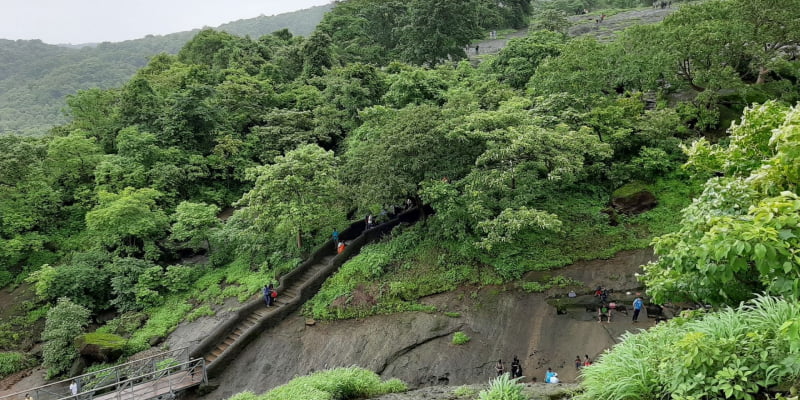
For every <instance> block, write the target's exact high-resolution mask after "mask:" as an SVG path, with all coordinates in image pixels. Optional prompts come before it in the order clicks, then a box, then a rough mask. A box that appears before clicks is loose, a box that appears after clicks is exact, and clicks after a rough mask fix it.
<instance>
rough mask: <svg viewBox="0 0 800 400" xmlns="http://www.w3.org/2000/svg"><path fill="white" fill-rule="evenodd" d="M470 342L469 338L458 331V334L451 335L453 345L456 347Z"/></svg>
mask: <svg viewBox="0 0 800 400" xmlns="http://www.w3.org/2000/svg"><path fill="white" fill-rule="evenodd" d="M470 340H472V338H470V337H469V336H468V335H467V334H466V333H464V332H461V331H458V332H456V333H454V334H453V344H454V345H456V346H460V345H462V344H467V342H469V341H470Z"/></svg>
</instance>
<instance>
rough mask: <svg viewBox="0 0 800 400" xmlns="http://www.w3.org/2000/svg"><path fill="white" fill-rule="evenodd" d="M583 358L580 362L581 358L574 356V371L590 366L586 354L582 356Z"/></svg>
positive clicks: (590, 363)
mask: <svg viewBox="0 0 800 400" xmlns="http://www.w3.org/2000/svg"><path fill="white" fill-rule="evenodd" d="M583 357H584V358H583V360H581V356H575V369H581V368H582V367H588V366H590V365H592V360H591V359H590V358H589V355H588V354H584V356H583Z"/></svg>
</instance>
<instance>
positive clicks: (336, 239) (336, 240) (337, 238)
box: [333, 228, 339, 246]
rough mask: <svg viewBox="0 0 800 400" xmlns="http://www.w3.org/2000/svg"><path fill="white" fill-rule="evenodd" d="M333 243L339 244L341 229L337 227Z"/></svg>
mask: <svg viewBox="0 0 800 400" xmlns="http://www.w3.org/2000/svg"><path fill="white" fill-rule="evenodd" d="M333 244H334V245H336V246H338V245H339V230H338V229H336V228H333Z"/></svg>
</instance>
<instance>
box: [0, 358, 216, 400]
mask: <svg viewBox="0 0 800 400" xmlns="http://www.w3.org/2000/svg"><path fill="white" fill-rule="evenodd" d="M199 361H200V362H199ZM198 362H199V364H198ZM198 365H199V367H200V369H199V370H196V368H198ZM176 367H181V368H183V369H185V370H186V371H190V372H191V375H192V377H194V376H196V374H201V375H202V380H201V381H200V382H198V384H199V383H202V382H206V379H207V378H206V370H205V362H204V360H197V359H194V360H189V348H188V347H182V348H180V349H176V350H171V351H166V352H163V353H159V354H155V355H152V356H149V357H146V358H142V359H139V360H134V361H130V362H127V363H124V364H120V365H116V366H113V367H109V368H105V369H101V370H99V371H94V372H90V373H87V374H83V375H80V376H76V377H74V378H71V379H65V380H62V381H58V382H53V383H49V384H47V385H43V386H39V387H36V388H33V389H30V390H26V391H21V392H16V393H12V394H8V395H5V396H0V400H25V399H26V398H27V396H30V397H31V398H32V399H33V400H60V399H74V400H91V399H93V398H95V397H96V396H98V395H101V394H102V393H106V392H110V391H113V390H112V388H115V387H116V388H122V387H123V386H124V385H126V384H128V383H133V382H134V381H136V380H137V379H138V380H139V381H138V383H143V382H145V380H142V378H146V377H148V376H149V377H151V378H150V380H153V379H154V378H155V377H156V376H159V375H160V377H163V376H165V375H164V374H165V371H171V372H172V373H177V372H178V370H176ZM166 375H170V374H166ZM72 382H75V384H76V385H77V386H78V394H77V395H73V394H72V392H71V390H70V384H71V383H72Z"/></svg>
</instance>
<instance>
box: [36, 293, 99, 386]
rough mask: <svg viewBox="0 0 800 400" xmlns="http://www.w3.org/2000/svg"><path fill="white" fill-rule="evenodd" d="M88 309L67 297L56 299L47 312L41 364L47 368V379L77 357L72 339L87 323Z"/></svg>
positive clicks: (68, 365)
mask: <svg viewBox="0 0 800 400" xmlns="http://www.w3.org/2000/svg"><path fill="white" fill-rule="evenodd" d="M89 314H90V312H89V310H88V309H86V308H85V307H83V306H80V305H78V304H75V303H73V302H72V301H70V300H69V299H67V298H60V299H58V304H57V305H56V306H55V307H53V308H51V309H50V311H48V312H47V319H46V320H45V323H44V332H42V340H44V341H45V343H44V348H43V351H42V357H43V358H44V362H43V365H44V367H45V368H47V379H50V378H52V377H54V376H56V375H58V374H61V373H62V372H64V371H66V370H67V369H69V367H70V366H71V365H72V361H73V360H74V359H75V358H76V357H78V350H77V349H76V348H75V346H74V345H73V341H74V340H75V338H76V337H78V336H79V335H80V334H81V333H83V329H84V328H85V327H86V326H87V325H88V324H89Z"/></svg>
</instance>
